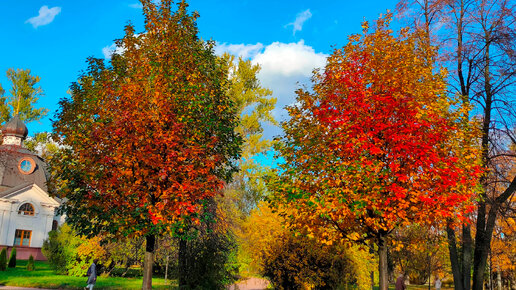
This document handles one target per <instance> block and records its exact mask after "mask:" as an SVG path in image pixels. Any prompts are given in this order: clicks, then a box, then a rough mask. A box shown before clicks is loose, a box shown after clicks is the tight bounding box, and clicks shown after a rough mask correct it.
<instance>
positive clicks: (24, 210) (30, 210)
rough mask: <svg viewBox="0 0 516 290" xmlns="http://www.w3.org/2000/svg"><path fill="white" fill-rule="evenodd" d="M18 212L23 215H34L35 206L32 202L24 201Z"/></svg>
mask: <svg viewBox="0 0 516 290" xmlns="http://www.w3.org/2000/svg"><path fill="white" fill-rule="evenodd" d="M18 214H21V215H34V206H32V204H30V203H24V204H22V206H20V209H19V210H18Z"/></svg>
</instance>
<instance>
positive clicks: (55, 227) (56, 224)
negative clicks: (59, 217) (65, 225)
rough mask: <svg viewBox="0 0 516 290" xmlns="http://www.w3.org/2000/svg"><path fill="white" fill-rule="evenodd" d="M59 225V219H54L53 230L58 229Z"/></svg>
mask: <svg viewBox="0 0 516 290" xmlns="http://www.w3.org/2000/svg"><path fill="white" fill-rule="evenodd" d="M58 226H59V224H58V223H57V221H56V220H53V221H52V230H53V231H55V230H57V227H58Z"/></svg>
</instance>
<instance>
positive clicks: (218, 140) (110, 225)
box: [52, 0, 242, 289]
mask: <svg viewBox="0 0 516 290" xmlns="http://www.w3.org/2000/svg"><path fill="white" fill-rule="evenodd" d="M171 2H172V1H171V0H168V1H167V0H164V1H160V4H154V2H153V1H150V0H144V1H142V4H143V11H144V16H145V31H144V32H143V33H141V34H136V33H135V32H134V28H133V26H131V25H128V26H127V27H126V29H125V36H124V37H123V38H122V39H121V40H118V41H117V46H118V47H119V48H120V51H121V52H120V53H119V54H115V55H113V57H112V59H111V61H110V64H109V65H104V63H103V61H102V60H99V59H90V60H89V68H88V70H87V71H86V72H85V73H84V74H83V75H82V76H81V77H80V78H79V80H78V81H77V82H76V83H74V84H73V85H72V87H71V97H70V98H67V99H63V100H61V102H60V106H61V110H60V112H59V113H58V114H57V120H56V121H55V122H54V131H55V135H57V137H59V138H61V140H62V144H63V148H64V149H63V150H62V151H61V152H60V153H59V154H56V155H55V156H54V158H53V162H52V166H53V169H54V175H55V176H56V177H57V180H56V183H57V184H56V187H57V188H59V192H58V194H59V195H60V197H62V198H65V200H66V202H65V203H64V204H63V206H62V210H63V211H64V212H65V213H66V215H67V218H68V221H69V222H70V223H71V224H72V225H73V226H74V228H75V229H76V230H78V231H79V233H81V234H86V235H90V236H91V235H96V234H109V235H112V236H145V237H146V241H147V243H146V252H145V263H144V280H143V288H144V289H151V283H152V282H151V281H152V264H153V253H154V245H155V241H156V238H157V237H158V236H159V235H161V234H163V233H165V232H172V233H174V231H175V232H176V233H178V232H180V231H181V229H183V228H185V227H187V226H188V225H190V224H198V223H199V222H200V220H201V219H202V218H203V216H202V215H201V213H203V207H204V206H205V205H206V201H207V200H209V199H211V198H213V197H214V196H215V195H217V194H220V193H221V190H222V188H223V186H224V184H225V182H226V181H228V180H229V179H230V177H231V174H232V172H234V171H235V165H234V161H235V160H237V159H238V158H239V155H240V145H241V143H242V141H241V138H240V136H239V135H238V134H237V133H235V127H236V126H237V120H238V119H237V116H236V113H235V109H234V107H233V104H232V102H231V100H230V97H229V96H228V95H227V93H226V92H227V70H226V69H224V67H225V66H223V65H222V63H221V62H220V60H218V59H217V57H216V56H215V55H214V53H213V43H211V42H205V41H202V40H200V39H199V38H198V36H197V27H196V22H195V21H196V15H190V14H188V12H187V10H186V9H187V4H186V3H185V2H184V1H183V2H181V3H180V4H179V5H178V9H177V10H176V11H173V10H172V7H171V6H172V4H171Z"/></svg>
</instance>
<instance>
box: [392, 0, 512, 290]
mask: <svg viewBox="0 0 516 290" xmlns="http://www.w3.org/2000/svg"><path fill="white" fill-rule="evenodd" d="M420 2H421V1H419V0H416V1H401V2H400V7H401V8H409V9H408V10H411V11H413V12H414V14H413V15H412V18H411V19H416V22H418V21H417V19H424V18H425V15H427V14H428V13H429V10H428V9H426V7H424V6H421V5H418V3H420ZM433 2H436V3H439V7H441V8H442V10H441V11H440V14H438V17H435V18H433V19H432V21H431V22H430V23H429V27H431V28H433V29H430V30H429V33H428V35H427V36H426V37H427V38H426V39H428V40H429V41H431V42H434V43H435V42H437V43H441V44H443V45H442V46H441V47H442V49H441V55H442V56H443V58H442V59H443V60H445V61H446V62H445V63H446V65H447V67H448V71H450V72H451V74H450V78H449V79H448V83H449V84H450V87H451V88H453V90H452V91H451V92H450V94H459V95H460V96H461V98H462V100H463V102H464V103H470V104H472V105H473V106H474V107H475V108H474V110H473V112H474V114H476V115H477V114H478V115H481V119H482V126H481V128H482V137H481V138H480V141H479V142H480V143H481V147H482V153H481V158H482V165H483V166H484V167H485V168H487V169H488V174H486V175H484V176H482V177H481V178H480V183H481V185H482V187H483V188H484V190H483V191H482V192H480V196H479V197H478V199H477V200H478V202H477V206H478V207H477V213H476V214H475V215H474V216H475V217H476V222H475V224H474V226H475V240H474V242H473V239H472V237H471V229H470V226H469V225H467V224H466V225H464V226H463V227H462V251H459V247H457V241H456V236H457V235H456V230H455V229H454V228H453V227H450V228H448V230H447V232H448V235H449V241H450V258H451V263H452V269H453V274H454V282H455V283H454V284H455V288H456V289H467V290H469V289H470V287H471V266H472V260H473V285H472V287H473V289H476V290H479V289H481V288H482V285H483V281H484V273H485V268H486V264H487V257H488V255H489V245H490V243H491V238H492V235H493V230H494V227H495V224H496V218H497V216H498V214H499V211H500V209H501V208H502V205H503V204H504V203H505V202H506V201H507V200H509V198H510V196H511V195H513V194H514V192H515V191H516V179H515V178H513V179H512V180H508V179H506V178H505V177H504V176H506V174H505V173H504V172H503V171H500V169H501V168H499V167H497V166H496V164H499V161H497V160H499V159H501V158H505V157H507V156H509V155H512V156H514V154H512V153H510V152H509V150H508V149H509V146H510V144H511V143H512V144H514V143H516V135H514V127H515V126H516V123H515V116H516V107H515V106H516V104H515V100H514V97H513V95H514V89H515V84H516V58H515V57H514V55H515V49H514V47H516V30H515V29H514V24H515V23H516V17H515V11H516V4H514V3H513V2H511V1H507V0H450V1H448V0H446V1H445V0H435V1H433ZM401 10H404V11H406V9H401ZM500 185H502V186H503V187H504V190H502V191H499V190H498V191H496V192H497V193H498V194H497V195H494V196H493V195H491V194H489V192H491V191H492V190H493V188H494V187H497V188H499V187H500ZM459 252H462V253H463V257H462V261H460V259H459V258H460V255H459ZM471 253H473V259H472V258H471ZM461 262H462V267H460V265H461Z"/></svg>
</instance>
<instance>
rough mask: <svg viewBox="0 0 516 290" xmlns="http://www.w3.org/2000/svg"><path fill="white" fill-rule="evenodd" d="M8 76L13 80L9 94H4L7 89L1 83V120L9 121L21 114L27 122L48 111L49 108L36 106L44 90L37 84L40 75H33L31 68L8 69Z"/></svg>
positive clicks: (42, 115) (21, 117)
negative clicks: (37, 107)
mask: <svg viewBox="0 0 516 290" xmlns="http://www.w3.org/2000/svg"><path fill="white" fill-rule="evenodd" d="M7 78H8V79H9V80H10V81H11V84H12V86H11V89H10V90H9V95H8V96H4V94H5V90H4V89H3V88H2V86H1V85H0V122H2V123H3V122H7V121H9V120H10V119H11V118H12V117H13V116H14V115H19V116H20V119H21V120H22V121H25V122H31V121H37V120H39V119H41V118H42V117H44V116H45V115H46V114H47V113H48V109H45V108H39V109H36V108H35V107H34V105H35V103H36V102H37V101H38V99H39V97H41V96H43V90H42V89H41V87H38V86H37V84H38V82H39V81H40V77H38V76H33V75H31V73H30V70H29V69H26V70H22V69H16V70H14V69H12V68H10V69H8V70H7Z"/></svg>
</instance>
